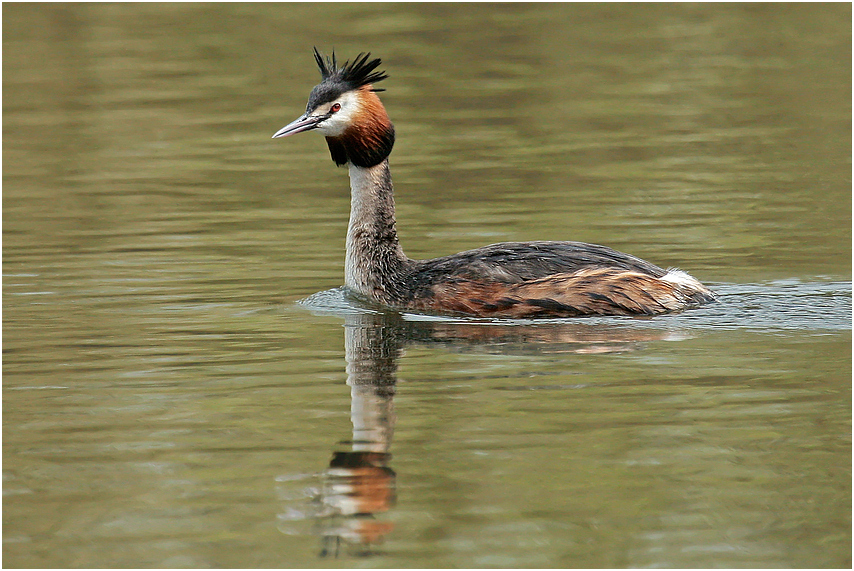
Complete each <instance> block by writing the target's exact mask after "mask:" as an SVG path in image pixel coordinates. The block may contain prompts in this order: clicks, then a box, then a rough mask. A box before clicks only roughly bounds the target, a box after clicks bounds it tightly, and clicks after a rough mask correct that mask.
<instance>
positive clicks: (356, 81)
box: [314, 47, 388, 91]
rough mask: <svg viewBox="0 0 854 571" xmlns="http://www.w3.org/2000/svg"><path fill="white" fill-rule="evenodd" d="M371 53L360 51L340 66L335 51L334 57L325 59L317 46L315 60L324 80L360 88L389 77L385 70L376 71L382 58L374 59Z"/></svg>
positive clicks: (349, 87) (346, 86)
mask: <svg viewBox="0 0 854 571" xmlns="http://www.w3.org/2000/svg"><path fill="white" fill-rule="evenodd" d="M370 57H371V53H370V52H368V53H360V54H359V55H357V56H356V59H354V60H353V63H350V60H347V61H346V62H344V65H342V66H341V67H338V63H337V61H336V59H335V52H334V51H333V52H332V57H329V56H327V57H326V59H325V60H324V58H323V56H321V55H320V52H318V51H317V48H316V47H315V48H314V60H315V61H316V62H317V67H318V68H320V76H321V77H322V78H323V81H330V82H332V83H339V84H342V86H343V87H345V88H346V89H347V90H350V89H358V88H359V87H362V86H363V85H368V84H373V83H377V82H378V81H382V80H384V79H386V78H388V75H387V74H386V72H384V71H374V70H375V69H376V68H378V67H379V66H380V65H381V64H382V60H381V59H380V58H376V59H372V60H370V61H368V58H370ZM372 91H383V90H382V89H373V90H372Z"/></svg>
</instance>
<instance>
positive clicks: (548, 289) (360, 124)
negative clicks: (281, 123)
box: [273, 49, 715, 318]
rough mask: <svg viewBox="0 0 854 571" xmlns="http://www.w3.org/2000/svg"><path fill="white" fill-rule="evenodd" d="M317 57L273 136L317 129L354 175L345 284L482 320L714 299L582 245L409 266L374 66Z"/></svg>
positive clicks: (674, 276) (690, 282)
mask: <svg viewBox="0 0 854 571" xmlns="http://www.w3.org/2000/svg"><path fill="white" fill-rule="evenodd" d="M314 57H315V60H316V62H317V65H318V67H319V68H320V73H321V77H322V81H321V83H320V84H318V85H317V86H315V87H314V89H312V91H311V94H310V95H309V100H308V105H307V106H306V112H305V114H304V115H303V116H301V117H300V118H298V119H297V120H295V121H293V122H292V123H290V124H288V125H286V126H285V127H283V128H282V129H280V130H279V131H277V132H276V133H275V134H274V135H273V137H274V138H277V137H286V136H289V135H293V134H296V133H301V132H303V131H309V130H316V131H318V132H320V133H322V134H323V135H325V136H326V142H327V144H328V146H329V151H330V153H331V155H332V160H333V161H335V163H336V164H337V165H339V166H341V165H347V166H348V168H349V173H350V192H351V205H350V223H349V226H348V229H347V243H346V250H347V253H346V258H345V285H346V287H347V288H349V289H350V290H351V291H352V292H353V293H355V294H357V295H358V296H361V297H363V298H365V299H368V300H370V301H373V302H378V303H381V304H384V305H387V306H390V307H392V308H395V309H400V310H412V311H419V312H426V313H438V314H455V315H471V316H481V317H511V318H528V317H575V316H582V315H655V314H660V313H667V312H672V311H678V310H681V309H685V308H688V307H692V306H696V305H700V304H703V303H707V302H710V301H713V300H714V299H715V296H714V294H713V293H712V292H711V291H710V290H709V289H708V288H706V287H705V286H703V284H701V283H700V282H699V281H697V280H696V279H694V278H693V277H691V276H690V275H688V274H686V273H685V272H682V271H679V270H663V269H662V268H660V267H658V266H656V265H654V264H651V263H649V262H646V261H644V260H641V259H640V258H636V257H634V256H630V255H628V254H624V253H622V252H618V251H616V250H612V249H611V248H608V247H605V246H598V245H595V244H586V243H583V242H506V243H501V244H492V245H490V246H485V247H483V248H478V249H475V250H469V251H466V252H460V253H458V254H453V255H451V256H445V257H442V258H435V259H432V260H412V259H409V258H408V257H407V256H406V255H405V254H404V253H403V249H402V248H401V246H400V243H399V241H398V238H397V228H396V222H395V215H394V187H393V186H392V181H391V172H390V171H389V163H388V157H389V155H390V154H391V150H392V147H393V146H394V126H393V125H392V123H391V120H389V118H388V114H387V113H386V110H385V108H384V107H383V104H382V102H381V101H380V99H379V97H378V96H377V95H376V92H377V91H382V90H379V89H375V88H374V87H373V84H375V83H377V82H379V81H382V80H383V79H386V78H387V77H388V76H387V75H386V74H385V73H384V72H377V71H374V70H376V68H377V67H378V66H379V65H380V63H381V62H380V60H379V59H373V60H369V57H370V54H359V56H358V57H357V58H356V59H355V60H354V61H353V63H352V64H351V63H350V62H346V63H344V64H343V65H342V66H341V67H338V65H337V62H336V60H335V55H334V54H333V55H332V58H327V59H324V58H322V57H321V56H320V54H319V53H318V51H317V49H315V50H314Z"/></svg>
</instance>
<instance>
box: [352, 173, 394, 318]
mask: <svg viewBox="0 0 854 571" xmlns="http://www.w3.org/2000/svg"><path fill="white" fill-rule="evenodd" d="M349 168H350V224H349V226H348V228H347V257H346V260H345V264H344V271H345V282H344V283H345V284H346V285H347V287H348V288H350V289H352V290H354V291H355V292H357V293H359V294H361V295H363V296H365V297H368V298H370V299H373V300H375V301H379V302H384V303H389V302H393V300H394V284H395V281H396V278H397V276H398V275H399V273H400V272H401V271H402V270H403V268H404V267H406V265H407V264H408V262H409V259H408V258H407V257H406V255H405V254H404V253H403V249H402V248H401V247H400V243H399V242H398V239H397V227H396V222H395V218H394V187H393V186H392V183H391V172H390V171H389V168H388V159H385V160H383V161H382V162H381V163H379V164H378V165H376V166H372V167H359V166H356V165H354V164H352V163H350V164H349Z"/></svg>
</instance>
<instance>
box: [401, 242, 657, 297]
mask: <svg viewBox="0 0 854 571" xmlns="http://www.w3.org/2000/svg"><path fill="white" fill-rule="evenodd" d="M584 268H615V269H621V270H631V271H636V272H640V273H643V274H649V275H651V276H655V277H661V276H663V275H664V274H665V273H666V272H665V271H664V270H663V269H661V268H659V267H658V266H656V265H654V264H650V263H649V262H645V261H644V260H641V259H640V258H636V257H634V256H630V255H628V254H624V253H622V252H618V251H616V250H612V249H611V248H607V247H605V246H598V245H596V244H586V243H584V242H504V243H501V244H492V245H491V246H485V247H483V248H478V249H476V250H469V251H466V252H460V253H459V254H454V255H452V256H445V257H443V258H434V259H432V260H424V261H421V262H418V263H417V265H416V266H415V267H414V268H413V270H414V273H413V274H411V278H414V281H416V282H417V284H412V285H417V286H421V287H430V285H432V284H435V283H437V282H442V281H448V280H473V281H478V282H483V281H495V282H501V283H521V282H526V281H530V280H536V279H540V278H544V277H547V276H551V275H554V274H565V273H573V272H576V271H578V270H581V269H584ZM419 289H420V288H419Z"/></svg>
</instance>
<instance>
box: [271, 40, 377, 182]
mask: <svg viewBox="0 0 854 571" xmlns="http://www.w3.org/2000/svg"><path fill="white" fill-rule="evenodd" d="M370 56H371V54H370V53H367V54H365V53H361V54H359V55H358V56H356V59H355V60H353V63H350V62H349V61H346V62H345V63H344V65H343V66H341V67H338V65H337V62H336V60H335V53H334V52H333V54H332V57H331V58H329V57H327V58H326V59H325V60H324V58H323V57H321V55H320V53H319V52H318V51H317V48H314V59H315V61H316V62H317V66H318V67H319V68H320V75H321V77H322V79H323V80H322V81H321V82H320V83H319V84H318V85H316V86H314V89H312V90H311V94H310V95H309V96H308V104H307V105H306V108H305V114H304V115H303V116H302V117H300V118H298V119H296V120H295V121H293V122H291V123H289V124H288V125H285V126H284V127H282V128H281V129H279V130H278V131H276V133H275V134H274V135H273V138H274V139H275V138H278V137H287V136H289V135H295V134H296V133H302V132H303V131H311V130H317V131H318V132H320V133H322V134H323V135H325V136H326V142H327V144H328V145H329V152H330V153H331V154H332V160H333V161H335V163H336V164H337V165H343V164H347V163H348V162H350V163H352V164H354V165H356V166H359V167H372V166H375V165H377V164H379V163H381V162H382V161H384V160H385V159H386V158H387V157H388V156H389V154H390V153H391V149H392V147H393V146H394V126H393V125H392V124H391V120H389V118H388V114H387V113H386V111H385V107H383V104H382V102H380V98H379V97H377V95H376V92H377V91H383V90H382V89H375V88H374V87H373V84H374V83H376V82H378V81H382V80H383V79H386V78H387V77H388V75H386V74H385V72H382V71H374V70H375V69H376V68H377V67H379V66H380V64H381V63H382V61H381V60H380V59H373V60H370V61H368V58H369V57H370Z"/></svg>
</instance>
